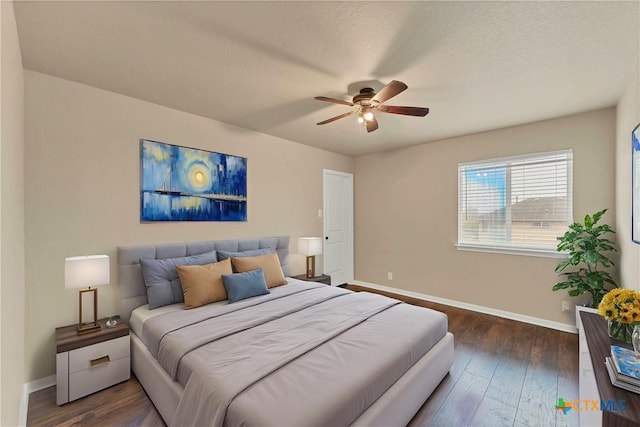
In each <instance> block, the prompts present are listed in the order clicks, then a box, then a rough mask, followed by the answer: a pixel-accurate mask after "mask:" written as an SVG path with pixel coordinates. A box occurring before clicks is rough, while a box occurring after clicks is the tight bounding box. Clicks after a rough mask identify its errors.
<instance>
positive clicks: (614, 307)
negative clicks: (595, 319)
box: [598, 288, 640, 342]
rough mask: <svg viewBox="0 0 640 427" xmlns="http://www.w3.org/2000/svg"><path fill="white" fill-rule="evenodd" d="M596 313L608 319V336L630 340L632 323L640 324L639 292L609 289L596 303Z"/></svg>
mask: <svg viewBox="0 0 640 427" xmlns="http://www.w3.org/2000/svg"><path fill="white" fill-rule="evenodd" d="M598 313H599V314H600V315H601V316H602V317H604V318H605V319H607V320H608V321H609V336H610V337H611V338H614V339H618V340H621V341H625V342H631V333H632V331H633V326H634V325H640V293H638V292H636V291H634V290H632V289H623V288H615V289H612V290H610V291H609V292H608V293H607V294H606V295H605V296H604V297H603V298H602V301H601V302H600V305H598Z"/></svg>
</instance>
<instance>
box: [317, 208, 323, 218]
mask: <svg viewBox="0 0 640 427" xmlns="http://www.w3.org/2000/svg"><path fill="white" fill-rule="evenodd" d="M318 218H322V209H318Z"/></svg>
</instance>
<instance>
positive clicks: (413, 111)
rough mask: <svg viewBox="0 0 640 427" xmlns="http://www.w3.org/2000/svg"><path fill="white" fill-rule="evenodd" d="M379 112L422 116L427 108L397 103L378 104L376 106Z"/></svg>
mask: <svg viewBox="0 0 640 427" xmlns="http://www.w3.org/2000/svg"><path fill="white" fill-rule="evenodd" d="M376 109H377V110H378V111H380V112H381V113H391V114H404V115H405V116H419V117H424V116H426V115H427V114H429V109H428V108H421V107H400V106H397V105H379V106H378V107H377V108H376Z"/></svg>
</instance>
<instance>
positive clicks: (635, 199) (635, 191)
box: [631, 124, 640, 243]
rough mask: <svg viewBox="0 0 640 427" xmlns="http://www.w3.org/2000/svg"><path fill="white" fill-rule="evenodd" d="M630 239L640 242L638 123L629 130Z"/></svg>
mask: <svg viewBox="0 0 640 427" xmlns="http://www.w3.org/2000/svg"><path fill="white" fill-rule="evenodd" d="M631 147H632V148H631V150H632V151H631V153H632V155H631V159H632V160H631V161H632V164H631V206H632V208H631V209H632V211H631V239H632V240H633V241H634V242H635V243H640V124H638V126H636V127H635V128H634V129H633V131H632V132H631Z"/></svg>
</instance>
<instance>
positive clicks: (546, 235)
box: [458, 150, 573, 251]
mask: <svg viewBox="0 0 640 427" xmlns="http://www.w3.org/2000/svg"><path fill="white" fill-rule="evenodd" d="M572 163H573V152H572V151H571V150H563V151H554V152H547V153H538V154H531V155H526V156H518V157H507V158H500V159H492V160H486V161H479V162H472V163H461V164H459V165H458V184H459V185H458V188H459V190H458V244H459V245H482V246H496V247H514V248H523V249H537V250H553V251H555V248H556V246H557V240H556V238H557V237H558V236H561V235H563V234H564V233H565V231H566V230H567V227H568V225H569V224H571V223H572V222H573V220H572V217H573V212H572V200H571V195H572Z"/></svg>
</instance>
